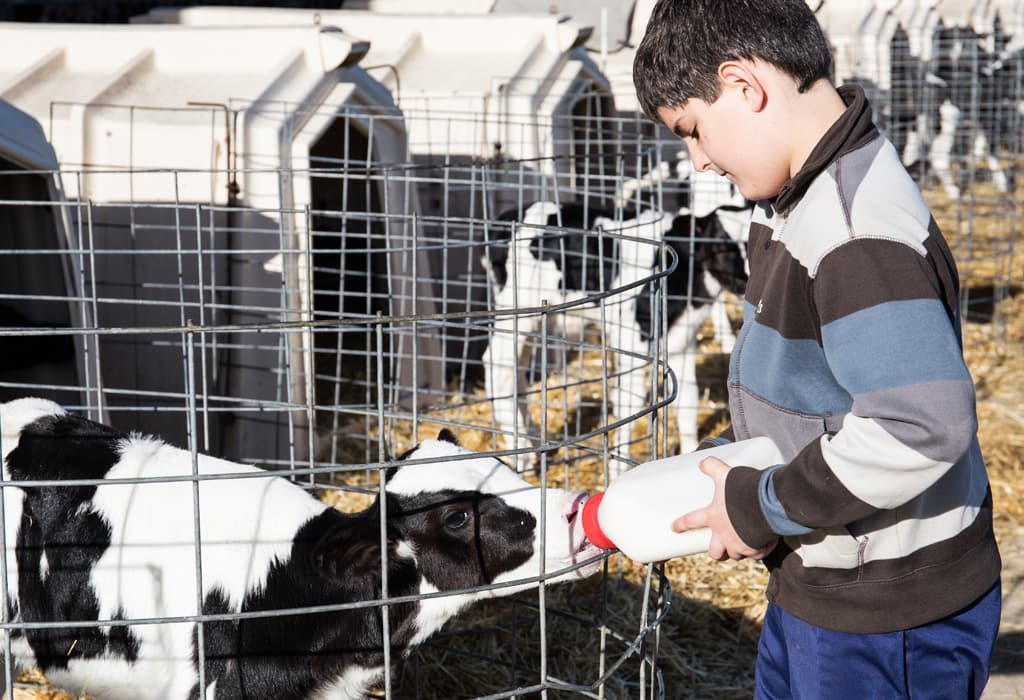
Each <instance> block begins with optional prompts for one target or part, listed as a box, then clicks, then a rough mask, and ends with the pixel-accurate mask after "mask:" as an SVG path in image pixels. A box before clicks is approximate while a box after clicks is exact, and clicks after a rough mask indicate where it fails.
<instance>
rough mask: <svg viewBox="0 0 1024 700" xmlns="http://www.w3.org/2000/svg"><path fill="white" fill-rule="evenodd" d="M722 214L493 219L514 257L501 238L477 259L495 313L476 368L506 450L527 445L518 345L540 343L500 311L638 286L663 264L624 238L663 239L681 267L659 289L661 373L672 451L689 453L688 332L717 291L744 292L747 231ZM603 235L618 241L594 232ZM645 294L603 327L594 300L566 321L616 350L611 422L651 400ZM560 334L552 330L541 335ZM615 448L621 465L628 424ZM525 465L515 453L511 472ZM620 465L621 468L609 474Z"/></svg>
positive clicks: (569, 210) (543, 210)
mask: <svg viewBox="0 0 1024 700" xmlns="http://www.w3.org/2000/svg"><path fill="white" fill-rule="evenodd" d="M726 209H727V208H724V209H720V210H718V211H714V212H712V213H710V214H708V215H706V216H702V217H698V216H693V215H691V214H687V213H680V214H669V213H665V212H662V211H645V212H641V213H640V214H639V215H638V214H636V213H635V212H633V211H630V210H625V211H621V210H620V211H619V212H618V214H616V211H614V210H603V209H599V208H596V207H584V206H583V205H581V204H575V203H573V204H562V205H560V206H559V205H556V204H554V203H552V202H536V203H534V204H532V205H531V206H529V207H528V208H526V210H525V211H523V212H519V211H510V212H505V213H504V214H503V215H502V216H501V217H500V218H501V219H502V220H505V221H518V222H520V223H519V226H518V227H517V232H516V239H515V244H514V248H513V247H512V246H510V245H509V241H508V239H507V238H506V239H505V240H504V241H503V242H502V243H501V244H495V245H492V246H491V248H490V249H489V251H488V254H487V256H486V258H487V259H485V260H484V261H483V262H484V267H485V268H486V269H488V272H489V274H490V277H491V281H492V284H493V286H494V288H495V290H496V291H495V294H494V308H495V309H496V310H497V311H498V312H499V313H498V314H497V316H496V320H495V322H494V328H493V332H492V336H491V339H490V343H489V344H488V347H487V350H486V351H485V353H484V357H483V362H484V374H485V383H486V391H487V395H488V396H489V397H490V398H491V402H492V408H493V412H494V418H495V424H496V426H497V427H498V428H499V429H500V430H502V431H503V433H504V434H505V435H507V436H512V439H511V440H510V442H511V447H513V448H515V449H523V448H528V447H529V446H530V440H529V439H528V438H526V437H525V435H526V434H527V432H528V430H529V429H530V428H531V426H529V424H528V423H527V421H526V418H525V415H524V413H523V412H522V411H520V410H519V407H518V406H517V405H516V400H515V399H516V396H517V394H518V392H517V387H520V386H521V385H522V383H523V377H522V369H523V367H522V364H521V363H519V362H518V361H517V358H518V354H519V352H520V349H521V344H522V340H523V338H525V337H527V334H532V335H536V334H537V332H538V327H539V323H540V318H539V317H538V316H525V315H522V316H519V317H518V318H513V316H512V315H510V314H501V313H500V311H501V310H503V309H514V308H523V307H539V306H541V304H542V303H543V302H544V301H546V302H547V303H548V304H549V305H554V304H560V303H563V302H570V301H575V300H579V299H586V298H588V297H592V296H593V295H594V293H596V292H600V291H603V290H610V289H615V288H625V287H627V286H628V285H631V284H634V283H637V282H639V281H640V280H642V279H644V278H645V277H647V276H649V275H650V274H651V273H652V272H653V271H654V270H655V269H656V268H657V266H659V265H660V264H661V256H660V254H659V252H658V248H657V246H654V245H650V244H644V243H642V242H640V241H637V240H631V239H633V238H636V239H646V240H649V241H664V242H666V243H667V244H668V245H669V246H670V247H671V248H672V249H673V250H674V251H675V253H676V256H677V257H678V260H679V262H678V265H677V267H676V269H675V271H674V272H673V273H672V274H671V275H669V277H668V280H667V285H666V286H667V291H668V294H667V297H668V319H667V322H668V327H667V330H666V331H663V332H664V333H665V336H664V340H665V342H666V347H667V348H668V362H669V366H670V368H671V369H672V371H673V373H674V374H675V376H676V378H677V380H678V383H679V384H678V395H677V398H676V401H675V403H674V407H675V411H676V416H677V420H678V424H679V433H680V440H681V449H682V450H683V451H689V450H692V449H694V448H695V447H696V445H697V404H698V389H697V382H696V349H697V333H698V331H699V329H700V327H701V326H702V325H703V323H704V321H706V320H707V319H708V317H709V314H710V313H711V310H712V302H713V301H714V300H716V299H717V298H718V297H719V295H720V293H721V292H722V290H723V289H727V290H729V291H730V292H732V293H734V294H737V295H740V296H742V295H743V293H744V291H745V287H746V279H747V270H746V256H745V254H744V252H743V249H742V245H741V244H739V243H738V242H737V239H739V238H741V237H742V236H741V234H740V233H739V229H742V228H744V227H745V222H746V219H748V218H749V210H745V209H741V210H739V211H736V212H733V211H726ZM729 228H732V233H730V231H729ZM602 231H603V232H605V233H620V234H622V236H621V237H620V236H612V235H601V232H602ZM502 235H504V236H509V235H510V229H508V228H506V229H504V230H503V231H501V232H499V234H498V236H499V237H500V236H502ZM691 272H692V274H691ZM653 291H654V285H653V284H648V285H640V286H637V287H635V288H634V291H633V292H629V293H628V294H630V295H631V298H629V299H628V301H627V302H626V303H619V304H617V305H614V306H612V305H608V306H607V307H606V311H605V313H606V314H608V315H612V316H614V317H612V318H605V319H602V318H601V308H600V306H599V304H598V303H597V302H595V301H591V302H589V303H587V304H585V305H584V306H582V307H578V310H574V311H573V312H572V314H573V315H574V316H579V315H582V316H584V317H585V318H586V319H587V320H589V321H592V322H595V323H602V322H603V323H604V330H605V332H606V334H607V340H608V343H609V344H610V345H611V346H612V347H613V348H615V349H616V350H617V353H616V366H615V380H614V382H613V383H612V395H611V397H610V399H611V403H612V405H613V410H614V411H615V415H616V417H618V418H624V417H627V416H630V415H634V414H636V413H638V412H639V411H640V410H641V409H642V408H643V407H644V406H646V405H649V403H650V397H649V396H648V392H647V382H646V381H645V378H644V373H643V367H644V364H645V361H644V359H643V358H645V357H650V356H651V353H650V351H649V348H648V344H649V343H650V341H651V339H652V319H653V315H652V312H651V298H652V294H653ZM516 331H518V334H519V335H517V334H516ZM557 332H558V331H557V329H550V328H549V333H557ZM517 369H518V370H519V374H518V375H517ZM516 428H518V430H516ZM615 443H616V445H615V450H616V453H617V454H618V455H619V456H620V457H628V449H629V429H628V426H626V427H623V428H620V429H619V430H617V431H616V439H615ZM506 444H509V443H508V442H507V443H506ZM530 458H531V455H530V454H529V453H523V455H521V459H520V466H526V465H527V464H528V463H529V460H530ZM622 467H623V465H622V464H618V465H616V466H615V467H614V468H613V471H617V470H618V469H621V468H622Z"/></svg>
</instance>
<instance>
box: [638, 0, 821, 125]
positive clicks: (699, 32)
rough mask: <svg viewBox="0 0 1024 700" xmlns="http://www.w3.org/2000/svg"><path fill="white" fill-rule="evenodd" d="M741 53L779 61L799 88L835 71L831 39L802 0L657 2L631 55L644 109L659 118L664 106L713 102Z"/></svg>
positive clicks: (689, 0)
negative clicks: (722, 75) (723, 70)
mask: <svg viewBox="0 0 1024 700" xmlns="http://www.w3.org/2000/svg"><path fill="white" fill-rule="evenodd" d="M740 58H744V59H748V60H749V59H754V58H758V59H761V60H763V61H767V62H768V63H771V64H773V65H774V66H775V67H776V68H778V69H780V70H782V71H785V72H786V73H788V74H789V75H791V76H793V78H795V79H796V80H797V81H798V82H799V83H800V92H803V91H804V90H806V89H807V88H809V87H810V86H811V85H812V84H813V83H814V82H815V81H817V80H818V79H820V78H826V79H828V78H831V75H832V55H831V54H830V53H829V47H828V40H827V39H826V38H825V34H824V32H822V30H821V26H820V25H819V24H818V21H817V19H815V17H814V13H813V12H811V9H810V8H809V7H808V6H807V3H806V2H805V1H804V0H658V3H657V4H656V5H655V6H654V9H653V10H652V11H651V19H650V21H648V23H647V34H646V35H644V38H643V41H641V42H640V46H639V47H638V48H637V51H636V57H635V58H634V59H633V84H634V85H635V86H636V94H637V98H638V99H639V102H640V107H641V109H643V111H644V114H646V115H647V116H648V118H650V119H652V120H654V121H656V122H660V121H661V120H660V119H659V118H658V109H659V108H660V107H679V106H681V105H683V104H685V103H686V101H687V100H689V99H690V98H692V97H696V98H698V99H700V100H703V101H704V102H707V103H708V104H710V103H712V102H714V101H715V100H717V99H718V95H719V89H720V87H719V79H718V67H719V66H720V65H721V64H722V63H724V62H725V61H731V60H736V59H740Z"/></svg>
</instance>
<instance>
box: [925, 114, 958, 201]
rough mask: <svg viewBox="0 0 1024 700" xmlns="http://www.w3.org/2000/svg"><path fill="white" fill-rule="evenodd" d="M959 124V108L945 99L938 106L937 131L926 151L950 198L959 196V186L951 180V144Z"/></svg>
mask: <svg viewBox="0 0 1024 700" xmlns="http://www.w3.org/2000/svg"><path fill="white" fill-rule="evenodd" d="M959 125H960V109H959V108H958V107H957V106H956V105H954V104H953V103H952V102H950V101H949V100H946V101H945V102H943V103H942V106H941V107H939V133H938V135H937V136H936V137H935V140H934V141H932V145H931V148H930V149H929V151H928V163H929V164H930V165H931V166H932V169H933V170H934V171H935V175H936V176H937V177H938V178H939V182H940V183H942V187H943V189H944V190H945V191H946V195H947V196H948V197H949V198H950V199H957V198H958V197H959V196H960V188H959V187H958V186H957V185H956V183H955V182H954V180H953V144H954V142H955V140H956V130H957V127H958V126H959Z"/></svg>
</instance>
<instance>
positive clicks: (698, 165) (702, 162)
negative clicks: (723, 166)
mask: <svg viewBox="0 0 1024 700" xmlns="http://www.w3.org/2000/svg"><path fill="white" fill-rule="evenodd" d="M686 146H687V148H688V149H689V151H690V160H691V161H692V162H693V169H694V170H696V171H698V172H704V171H705V170H707V169H708V168H710V167H711V159H710V158H708V157H707V155H705V153H704V151H703V150H701V147H700V146H698V145H697V144H695V143H689V144H687V145H686Z"/></svg>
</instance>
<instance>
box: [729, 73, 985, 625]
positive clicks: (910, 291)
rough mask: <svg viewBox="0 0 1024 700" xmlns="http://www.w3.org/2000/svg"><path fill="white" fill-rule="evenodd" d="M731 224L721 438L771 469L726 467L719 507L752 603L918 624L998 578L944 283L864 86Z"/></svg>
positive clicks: (947, 271) (808, 616) (945, 269)
mask: <svg viewBox="0 0 1024 700" xmlns="http://www.w3.org/2000/svg"><path fill="white" fill-rule="evenodd" d="M840 94H841V95H842V96H843V99H844V100H845V101H846V103H847V110H846V112H845V113H844V114H843V116H842V117H840V119H839V120H838V121H837V122H836V124H834V125H833V126H832V128H831V129H830V130H829V131H828V132H827V133H826V134H825V136H824V137H823V139H822V140H821V141H820V142H819V144H818V145H817V147H816V148H815V150H814V151H813V152H812V153H811V156H810V157H809V159H808V162H807V164H806V165H805V166H804V168H803V169H802V170H801V171H800V172H799V173H797V175H796V176H794V178H793V179H792V180H790V181H789V182H788V183H787V185H786V186H785V187H784V188H783V190H782V192H780V194H779V195H778V196H777V197H776V198H775V199H774V200H772V201H770V202H760V203H759V204H758V206H757V207H756V209H755V212H754V215H753V219H752V222H751V227H750V244H749V249H750V282H749V284H748V286H747V293H746V299H745V303H744V307H745V308H744V324H743V328H742V330H741V332H740V335H739V338H738V340H737V344H736V348H735V350H734V351H733V354H732V359H731V364H730V368H729V407H730V412H731V417H732V430H731V432H732V435H731V436H729V437H731V438H734V439H744V438H749V437H754V436H758V435H767V436H769V437H771V438H773V439H774V440H775V442H776V443H777V444H778V445H779V447H780V449H781V451H782V454H783V455H784V457H785V459H786V460H787V463H786V464H784V465H779V466H777V467H775V468H773V469H770V470H767V471H765V472H758V471H756V470H754V469H751V468H748V467H742V466H740V467H737V468H735V469H733V470H732V471H730V472H729V475H728V478H727V480H726V503H727V508H728V512H729V516H730V519H731V520H732V522H733V524H734V526H735V528H736V531H737V533H738V534H739V535H740V537H741V538H742V539H743V540H744V541H745V542H746V543H747V544H748V545H751V546H755V547H758V546H763V545H765V544H767V543H768V542H769V541H771V540H772V539H774V538H775V537H776V536H779V535H781V536H782V540H781V541H780V543H779V546H778V547H777V548H776V549H775V551H774V552H773V553H772V554H771V555H770V556H769V557H768V558H767V559H766V560H765V564H766V565H767V566H768V568H769V569H770V571H771V577H770V580H769V584H768V592H767V593H768V599H769V600H770V601H772V602H774V603H776V604H777V605H779V606H780V607H782V608H783V609H785V610H787V611H788V612H790V613H791V614H793V615H795V616H796V617H798V618H801V619H803V620H806V621H808V622H810V623H812V624H815V625H818V626H820V627H825V628H828V629H834V630H839V631H845V632H888V631H894V630H898V629H907V628H909V627H913V626H916V625H920V624H924V623H928V622H932V621H934V620H937V619H939V618H941V617H944V616H946V615H948V614H950V613H953V612H955V611H957V610H959V609H960V608H962V607H964V606H965V605H967V604H969V603H971V602H972V601H974V600H975V599H976V598H977V597H978V596H980V595H981V594H982V593H984V592H985V591H986V590H987V589H988V588H989V587H990V586H991V585H992V584H993V582H995V580H996V579H997V577H998V576H999V570H1000V560H999V553H998V550H997V548H996V543H995V539H994V536H993V532H992V498H991V492H990V490H989V487H988V479H987V476H986V473H985V464H984V461H983V459H982V455H981V451H980V449H979V447H978V441H977V437H976V432H977V416H976V411H975V399H974V386H973V382H972V380H971V376H970V374H969V373H968V370H967V367H966V365H965V364H964V360H963V351H962V347H961V344H960V343H961V340H960V319H959V299H958V284H959V282H958V277H957V272H956V266H955V264H954V262H953V259H952V256H951V254H950V251H949V248H948V247H947V246H946V243H945V241H944V240H943V238H942V234H941V233H940V231H939V229H938V227H937V225H936V223H935V220H934V219H933V218H932V217H931V214H930V212H929V210H928V207H927V206H926V205H925V203H924V201H923V199H922V197H921V194H920V192H919V190H918V189H917V186H916V185H915V184H914V182H913V181H912V180H911V178H910V177H909V175H908V174H907V172H906V170H905V169H904V168H903V166H902V164H901V163H900V160H899V157H898V155H897V153H896V151H895V149H894V148H893V146H892V144H891V143H889V142H888V141H887V140H886V139H885V138H884V137H883V136H882V135H881V134H880V133H879V132H878V131H877V129H876V128H875V127H874V126H873V124H872V123H871V113H870V112H871V111H870V107H869V106H868V104H867V101H866V100H865V99H864V95H863V92H862V91H861V90H860V89H859V88H856V87H852V86H846V87H843V88H841V89H840Z"/></svg>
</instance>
